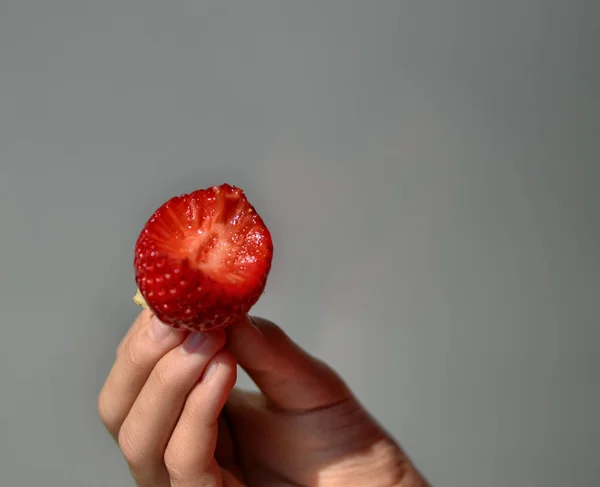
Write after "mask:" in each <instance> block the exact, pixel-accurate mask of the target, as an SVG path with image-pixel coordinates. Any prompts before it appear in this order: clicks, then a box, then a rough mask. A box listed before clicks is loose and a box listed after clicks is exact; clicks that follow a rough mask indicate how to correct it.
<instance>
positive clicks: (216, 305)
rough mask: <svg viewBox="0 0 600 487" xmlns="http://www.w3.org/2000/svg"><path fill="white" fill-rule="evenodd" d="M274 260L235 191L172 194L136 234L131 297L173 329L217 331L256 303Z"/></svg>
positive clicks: (259, 225) (267, 238)
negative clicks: (136, 287) (133, 288)
mask: <svg viewBox="0 0 600 487" xmlns="http://www.w3.org/2000/svg"><path fill="white" fill-rule="evenodd" d="M272 257H273V243H272V240H271V234H270V233H269V230H268V229H267V227H266V225H265V223H264V222H263V220H262V218H261V217H260V216H259V215H258V213H257V212H256V210H255V209H254V207H253V206H252V205H251V204H250V203H249V202H248V200H247V198H246V196H245V194H244V192H243V191H242V190H241V189H239V188H236V187H235V186H230V185H229V184H223V185H221V186H214V187H212V188H207V189H201V190H198V191H194V192H193V193H190V194H185V195H182V196H177V197H175V198H172V199H170V200H169V201H167V202H166V203H164V204H163V205H162V206H161V207H160V208H159V209H158V210H156V211H155V212H154V214H153V215H152V217H151V218H150V219H149V220H148V222H147V223H146V225H145V226H144V228H143V229H142V232H141V233H140V236H139V237H138V240H137V243H136V246H135V260H134V268H135V279H136V283H137V285H138V294H137V295H136V297H135V298H134V301H135V302H136V303H138V304H139V305H141V306H146V307H148V308H150V310H151V311H153V312H154V314H155V315H156V316H157V317H158V318H159V319H160V320H161V321H162V322H163V323H165V324H167V325H170V326H173V327H174V328H186V329H189V330H193V331H207V330H214V329H217V328H222V327H225V326H227V325H229V324H231V323H232V322H234V321H235V320H236V319H238V318H239V317H241V316H243V315H244V314H246V313H247V312H248V311H249V310H250V308H251V307H252V306H253V305H254V304H255V303H256V302H257V301H258V299H259V298H260V296H261V295H262V293H263V291H264V288H265V285H266V283H267V276H268V274H269V271H270V270H271V261H272Z"/></svg>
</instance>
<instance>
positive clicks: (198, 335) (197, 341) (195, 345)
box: [181, 332, 207, 353]
mask: <svg viewBox="0 0 600 487" xmlns="http://www.w3.org/2000/svg"><path fill="white" fill-rule="evenodd" d="M206 338H207V334H206V333H204V332H192V333H190V334H189V335H188V336H187V338H186V339H185V341H184V342H183V343H182V344H181V346H182V348H183V351H184V352H185V353H194V352H196V351H198V349H199V348H200V345H202V344H203V343H204V342H205V341H206Z"/></svg>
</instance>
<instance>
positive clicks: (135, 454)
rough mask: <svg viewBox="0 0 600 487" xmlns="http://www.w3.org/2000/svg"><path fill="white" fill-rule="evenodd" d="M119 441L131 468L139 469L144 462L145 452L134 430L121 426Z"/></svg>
mask: <svg viewBox="0 0 600 487" xmlns="http://www.w3.org/2000/svg"><path fill="white" fill-rule="evenodd" d="M118 443H119V448H120V449H121V453H122V454H123V457H124V458H125V461H126V462H127V464H128V465H129V466H130V467H131V468H134V469H137V468H140V467H141V466H142V465H143V464H144V454H143V452H142V450H141V448H140V446H139V445H138V444H137V442H136V436H135V434H134V432H133V431H132V430H131V429H130V428H128V427H123V428H121V430H120V431H119V436H118Z"/></svg>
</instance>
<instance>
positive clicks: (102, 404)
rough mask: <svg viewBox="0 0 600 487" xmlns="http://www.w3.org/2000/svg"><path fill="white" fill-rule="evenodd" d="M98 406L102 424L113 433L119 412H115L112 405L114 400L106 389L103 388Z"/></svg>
mask: <svg viewBox="0 0 600 487" xmlns="http://www.w3.org/2000/svg"><path fill="white" fill-rule="evenodd" d="M96 407H97V410H98V415H99V416H100V420H101V421H102V424H104V426H105V427H106V428H107V429H108V430H109V431H110V432H111V433H114V430H115V428H116V427H117V423H118V420H117V414H115V411H114V408H113V407H112V401H111V400H110V397H109V395H108V393H107V392H106V390H105V389H102V391H101V392H100V394H99V396H98V401H97V405H96Z"/></svg>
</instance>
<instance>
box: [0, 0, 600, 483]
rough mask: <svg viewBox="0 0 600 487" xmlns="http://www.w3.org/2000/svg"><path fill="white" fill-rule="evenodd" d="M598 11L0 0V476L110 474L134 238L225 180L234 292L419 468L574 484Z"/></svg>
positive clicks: (586, 457) (594, 313)
mask: <svg viewBox="0 0 600 487" xmlns="http://www.w3.org/2000/svg"><path fill="white" fill-rule="evenodd" d="M598 7H599V3H598V2H597V1H594V0H590V1H587V2H586V1H583V0H580V1H577V0H570V1H568V2H567V1H551V0H545V1H544V0H497V1H483V0H437V1H432V0H412V1H400V0H395V1H394V0H389V1H386V0H381V1H376V0H374V1H369V2H366V1H358V0H356V1H355V0H337V1H334V0H331V1H325V0H323V1H316V0H315V1H312V0H304V1H294V2H293V1H292V0H278V1H277V0H253V1H242V0H237V1H233V0H214V1H202V0H183V1H172V2H167V1H158V0H102V1H98V0H96V1H89V0H2V1H1V2H0V235H1V238H0V310H1V311H2V325H1V328H0V484H1V485H3V486H4V485H6V486H9V485H10V486H13V487H31V486H36V485H47V486H50V487H65V486H81V485H85V486H87V487H93V486H99V487H100V486H101V487H106V486H108V485H110V486H117V485H131V481H130V480H129V476H128V472H127V470H126V468H125V466H124V463H123V462H122V461H121V458H120V455H119V452H118V450H117V448H116V447H115V445H113V443H112V442H111V440H109V438H108V435H107V434H106V433H105V432H104V430H103V428H102V427H101V425H100V421H99V420H98V419H97V416H96V396H97V393H98V391H99V390H100V388H101V386H102V383H103V381H104V379H105V376H106V374H107V372H108V370H109V367H110V365H111V363H112V360H113V356H114V351H115V347H116V345H117V343H118V342H119V340H120V338H121V337H122V335H123V333H124V331H125V330H126V328H127V327H128V326H129V324H130V322H131V321H132V319H133V318H134V316H135V314H136V313H137V311H138V310H137V308H136V307H135V306H134V305H133V304H132V302H131V296H132V295H133V293H134V290H135V286H134V283H133V273H132V258H133V254H132V248H133V244H134V241H135V238H136V237H137V232H138V231H139V230H140V228H141V226H142V225H143V223H144V221H145V219H146V218H147V217H148V216H149V215H150V213H151V212H152V211H153V210H154V209H155V208H156V207H157V206H158V205H160V204H161V203H162V202H163V201H164V200H166V199H167V198H169V197H170V196H173V195H175V194H179V193H182V192H186V191H191V190H193V189H197V188H200V187H204V186H209V185H212V184H219V183H221V182H224V181H227V182H230V183H233V184H236V185H239V186H241V187H243V188H244V189H245V190H246V191H247V193H248V195H249V198H250V199H251V201H252V202H253V203H254V204H255V206H256V207H257V208H258V209H259V211H260V213H261V214H262V215H263V217H264V218H265V219H266V220H267V222H268V224H269V226H270V227H271V229H272V232H273V235H274V240H275V245H276V256H275V260H274V267H273V271H272V274H271V278H270V281H269V285H268V288H267V294H266V295H265V296H264V298H263V299H262V300H261V301H260V303H259V304H258V305H257V306H256V308H255V312H256V313H257V314H262V315H264V316H268V317H270V318H271V319H273V320H275V321H277V322H279V323H280V324H281V325H282V326H283V327H284V328H285V329H286V330H287V331H288V332H289V333H290V334H291V335H292V337H293V338H295V339H296V340H298V341H299V342H300V343H301V344H302V345H303V346H305V347H307V348H308V349H309V350H310V351H311V352H313V353H315V354H317V355H319V356H321V357H323V358H324V359H326V360H327V361H329V362H330V363H331V364H332V365H333V366H334V367H336V368H337V369H338V370H339V371H340V372H341V373H342V374H343V376H344V377H345V378H346V379H347V380H348V382H349V383H350V384H351V385H352V386H353V388H354V390H355V391H356V393H357V394H358V396H359V397H360V398H361V400H362V401H363V402H364V403H365V404H366V405H367V406H368V407H369V409H370V410H371V411H372V412H373V413H374V414H375V415H376V416H377V417H378V418H379V419H380V421H381V422H382V423H383V424H385V425H386V427H387V428H389V430H390V431H391V432H392V433H393V434H394V435H395V436H396V437H397V438H398V439H399V441H401V443H402V444H403V445H404V447H405V448H406V450H407V451H408V452H409V454H410V455H411V456H412V458H413V459H414V460H415V462H416V463H417V465H418V466H419V467H420V468H422V470H423V471H424V472H425V473H426V475H427V476H428V477H429V478H430V480H431V481H432V482H433V483H434V484H435V485H436V486H448V487H464V486H486V487H506V486H509V485H510V486H540V487H542V486H543V487H552V486H557V487H558V486H561V487H562V486H564V485H578V486H592V485H598V478H599V476H600V466H599V464H598V463H597V454H598V446H597V439H598V437H599V435H600V420H599V419H598V411H599V410H600V392H599V385H598V378H597V377H598V372H600V358H599V355H598V353H597V351H596V350H597V348H598V343H599V341H600V321H599V319H598V314H599V313H598V301H599V299H598V298H599V291H600V285H599V275H600V250H599V249H600V228H599V216H598V215H599V212H598V210H599V204H598V193H597V192H598V186H599V184H600V145H599V140H600V138H599V136H598V130H599V129H600V69H599V61H598V60H599V57H598V56H599V54H598V51H599V49H600V47H599V46H600V35H599V32H598V25H599V24H598V21H599V17H598V14H599V8H598ZM241 382H242V384H244V385H247V384H248V381H247V380H245V378H242V380H241Z"/></svg>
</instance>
